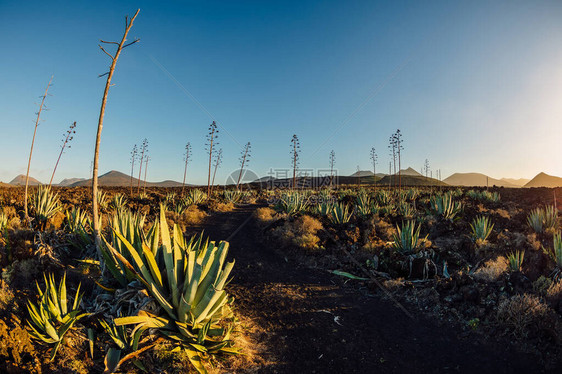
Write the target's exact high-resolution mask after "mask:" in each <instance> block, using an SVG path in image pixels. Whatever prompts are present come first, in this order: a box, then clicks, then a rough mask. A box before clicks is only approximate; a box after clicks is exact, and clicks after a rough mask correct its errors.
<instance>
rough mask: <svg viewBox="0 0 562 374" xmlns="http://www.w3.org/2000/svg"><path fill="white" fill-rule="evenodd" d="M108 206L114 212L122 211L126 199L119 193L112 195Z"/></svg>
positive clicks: (125, 204)
mask: <svg viewBox="0 0 562 374" xmlns="http://www.w3.org/2000/svg"><path fill="white" fill-rule="evenodd" d="M110 205H111V208H112V209H113V210H114V211H120V210H123V209H125V207H126V206H127V198H126V197H125V196H124V195H122V194H120V193H118V194H115V195H113V199H111V204H110Z"/></svg>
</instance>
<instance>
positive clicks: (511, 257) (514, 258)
mask: <svg viewBox="0 0 562 374" xmlns="http://www.w3.org/2000/svg"><path fill="white" fill-rule="evenodd" d="M524 257H525V251H515V252H512V253H510V254H508V255H507V262H508V264H509V270H510V271H512V272H517V271H521V266H523V259H524Z"/></svg>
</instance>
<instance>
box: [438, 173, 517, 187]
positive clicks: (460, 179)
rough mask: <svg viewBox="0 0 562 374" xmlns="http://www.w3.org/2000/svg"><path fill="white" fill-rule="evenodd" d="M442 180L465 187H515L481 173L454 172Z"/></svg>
mask: <svg viewBox="0 0 562 374" xmlns="http://www.w3.org/2000/svg"><path fill="white" fill-rule="evenodd" d="M443 182H445V183H447V184H450V185H451V186H465V187H486V185H488V186H490V187H491V186H498V187H511V188H517V187H520V186H517V185H515V184H513V183H509V182H506V181H502V180H499V179H494V178H491V177H488V176H487V175H485V174H481V173H455V174H453V175H451V176H450V177H448V178H445V179H444V180H443Z"/></svg>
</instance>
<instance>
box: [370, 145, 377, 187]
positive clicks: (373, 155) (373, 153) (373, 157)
mask: <svg viewBox="0 0 562 374" xmlns="http://www.w3.org/2000/svg"><path fill="white" fill-rule="evenodd" d="M377 160H378V156H377V151H376V150H375V147H373V148H371V162H372V163H373V177H374V178H375V192H376V191H377Z"/></svg>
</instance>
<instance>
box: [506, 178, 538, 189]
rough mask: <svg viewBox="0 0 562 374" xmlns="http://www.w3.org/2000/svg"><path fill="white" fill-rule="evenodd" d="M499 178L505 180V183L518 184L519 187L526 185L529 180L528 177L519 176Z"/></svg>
mask: <svg viewBox="0 0 562 374" xmlns="http://www.w3.org/2000/svg"><path fill="white" fill-rule="evenodd" d="M501 180H502V181H504V182H507V183H511V184H514V185H516V186H519V187H523V186H524V185H526V184H527V183H529V182H530V181H531V180H530V179H526V178H519V179H514V178H502V179H501Z"/></svg>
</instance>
